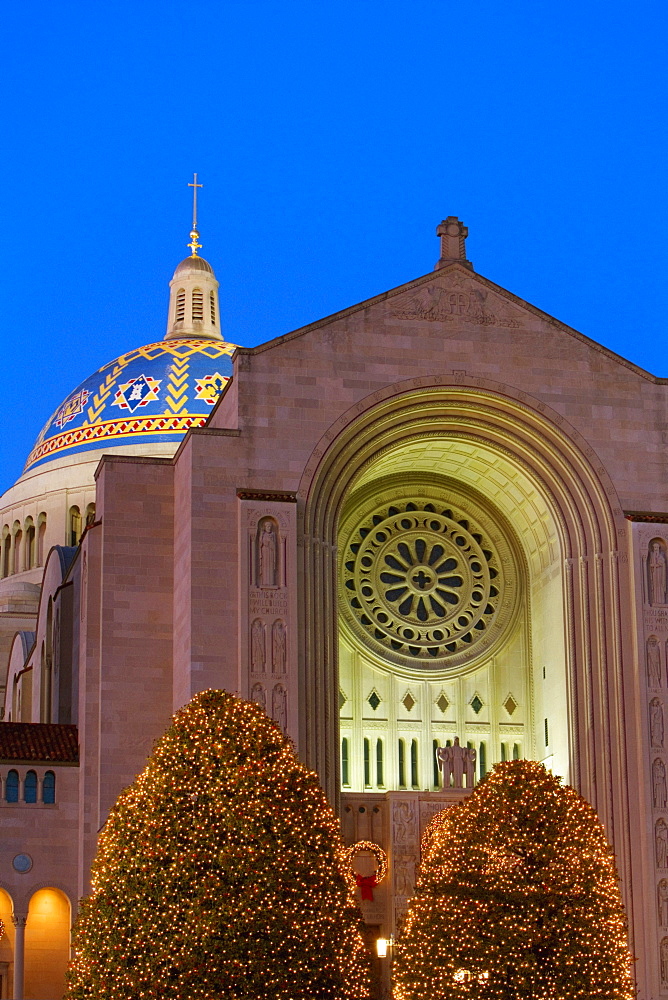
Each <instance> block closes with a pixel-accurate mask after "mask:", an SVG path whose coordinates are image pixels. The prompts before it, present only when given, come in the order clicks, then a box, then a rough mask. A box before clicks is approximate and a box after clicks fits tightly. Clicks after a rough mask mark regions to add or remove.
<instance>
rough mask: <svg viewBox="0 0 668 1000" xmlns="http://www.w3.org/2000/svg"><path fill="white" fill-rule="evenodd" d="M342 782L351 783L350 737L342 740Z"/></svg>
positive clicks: (344, 783) (343, 783)
mask: <svg viewBox="0 0 668 1000" xmlns="http://www.w3.org/2000/svg"><path fill="white" fill-rule="evenodd" d="M341 784H342V785H349V784H350V762H349V759H348V737H347V736H344V737H343V739H342V740H341Z"/></svg>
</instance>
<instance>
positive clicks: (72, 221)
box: [0, 0, 668, 489]
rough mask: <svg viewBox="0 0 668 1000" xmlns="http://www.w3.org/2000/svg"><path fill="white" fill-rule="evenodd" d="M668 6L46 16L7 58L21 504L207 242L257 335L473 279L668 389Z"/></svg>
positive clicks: (5, 131) (244, 322)
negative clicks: (185, 263) (89, 397)
mask: <svg viewBox="0 0 668 1000" xmlns="http://www.w3.org/2000/svg"><path fill="white" fill-rule="evenodd" d="M667 21H668V14H667V12H666V5H665V3H658V2H656V3H646V2H643V0H639V2H636V3H635V4H634V5H633V6H631V5H630V4H628V3H619V2H615V0H611V2H608V3H603V2H591V0H580V2H577V3H575V2H574V3H571V2H565V3H561V4H555V3H542V2H535V0H533V2H529V0H525V2H513V0H505V2H486V0H481V2H478V3H476V4H461V3H458V4H457V3H452V2H449V3H448V2H445V0H405V2H396V0H382V2H380V0H354V2H349V0H337V2H336V3H332V2H328V0H322V2H320V3H314V2H313V0H309V2H302V0H284V2H269V0H257V2H250V0H249V2H242V0H235V2H232V0H217V2H210V0H199V2H198V3H197V4H193V5H190V6H188V5H185V4H183V3H175V2H172V0H160V2H157V0H144V2H142V0H135V2H132V3H130V2H114V0H110V2H107V3H104V4H91V3H88V2H87V3H78V2H77V3H72V2H67V0H59V2H58V3H54V2H53V0H48V2H47V0H37V2H32V3H30V2H26V3H24V4H13V5H7V8H6V9H5V10H4V11H3V30H2V38H1V40H0V46H1V47H2V53H1V56H2V57H1V59H0V76H1V77H2V79H1V81H0V83H1V87H0V93H1V94H2V98H1V100H2V123H3V124H2V135H3V143H2V146H3V155H2V157H1V158H0V173H1V174H2V182H1V183H0V215H1V217H2V233H3V234H4V244H5V265H4V266H3V267H2V268H0V282H2V289H1V294H2V301H3V305H4V308H3V310H2V315H1V317H0V338H1V339H2V349H3V354H4V364H3V366H2V375H1V378H2V393H1V394H0V413H1V415H2V427H3V461H2V465H1V467H0V489H5V488H7V487H8V486H9V485H10V484H11V482H12V481H13V480H14V479H15V478H16V477H17V476H18V475H19V474H20V472H21V469H22V466H23V462H24V459H25V456H26V455H27V453H28V451H29V450H30V447H31V445H32V442H33V440H34V438H35V437H36V435H37V433H38V432H39V430H40V428H41V426H42V424H43V423H44V422H45V420H46V419H47V417H48V416H49V415H50V413H51V412H52V411H53V410H54V409H55V408H56V406H57V405H58V404H59V403H60V402H61V401H62V399H63V398H64V397H65V396H66V395H67V394H68V392H69V391H70V390H71V389H72V388H74V386H75V385H77V384H78V383H79V382H80V381H82V380H83V379H84V378H85V377H86V376H88V375H89V374H91V373H92V372H93V371H94V370H96V369H97V368H98V367H100V365H102V364H104V363H106V362H107V361H109V360H111V359H112V358H114V357H116V356H117V355H118V354H120V353H121V352H123V351H126V350H128V349H130V348H132V347H136V346H138V345H139V344H141V343H147V342H150V341H152V340H156V339H160V337H161V336H162V334H163V332H164V327H165V316H166V306H167V297H168V282H169V279H170V277H171V274H172V271H173V269H174V267H175V265H176V264H177V263H178V261H179V260H180V259H181V258H182V257H183V256H185V255H186V253H187V252H188V251H187V249H186V243H187V241H188V230H189V228H190V215H189V213H190V200H189V194H190V192H189V189H188V188H187V186H186V185H187V183H188V181H189V180H191V179H192V173H193V171H194V170H197V171H198V173H199V175H200V180H201V181H202V182H203V183H204V185H205V186H204V189H203V192H202V194H201V198H200V228H201V233H202V242H203V244H204V248H203V251H202V253H203V255H204V256H205V257H207V259H209V260H210V261H211V263H212V264H213V265H214V267H215V270H216V275H217V277H218V279H219V281H220V282H221V309H222V315H223V324H224V334H225V336H226V338H227V339H228V340H230V341H232V342H234V343H239V344H245V345H253V344H257V343H260V342H262V341H263V340H267V339H269V338H271V337H274V336H277V335H279V334H282V333H286V332H288V331H289V330H292V329H295V328H296V327H299V326H301V325H303V324H305V323H308V322H312V321H313V320H315V319H318V318H319V317H321V316H325V315H327V314H329V313H332V312H335V311H336V310H337V309H341V308H344V307H346V306H348V305H352V304H353V303H355V302H358V301H361V300H363V299H365V298H368V297H370V296H372V295H375V294H378V293H379V292H382V291H384V290H386V289H388V288H391V287H394V286H395V285H398V284H401V283H403V282H405V281H408V280H410V279H411V278H414V277H418V276H419V275H421V274H425V273H427V272H428V271H430V270H431V269H432V267H433V264H434V262H435V260H436V258H437V256H438V241H437V240H436V238H435V235H434V230H435V226H436V224H437V223H438V222H439V221H440V220H441V219H442V218H444V217H445V216H446V215H449V214H452V215H458V216H459V217H460V218H462V219H463V220H464V221H465V223H466V224H467V225H468V227H469V231H470V236H469V240H468V249H469V256H470V257H471V259H472V260H473V262H474V265H475V267H476V270H477V271H479V272H480V273H482V274H484V275H485V276H486V277H488V278H490V279H492V280H493V281H496V282H498V283H499V284H501V285H503V286H505V287H507V288H508V289H510V290H511V291H513V292H515V293H516V294H518V295H520V296H522V297H523V298H526V299H528V300H529V301H531V302H533V303H534V304H535V305H537V306H539V307H540V308H542V309H545V310H546V311H547V312H549V313H551V314H553V315H555V316H557V317H558V318H559V319H561V320H563V321H564V322H567V323H569V324H571V325H572V326H574V327H575V328H576V329H579V330H580V331H582V332H583V333H585V334H587V335H588V336H590V337H592V338H594V339H595V340H598V341H600V342H601V343H603V344H605V345H607V346H608V347H610V348H612V349H613V350H615V351H617V352H619V353H621V354H623V355H625V356H626V357H628V358H630V359H631V360H633V361H635V362H636V363H637V364H640V365H642V366H643V367H646V368H648V369H649V370H651V371H653V372H655V373H656V374H659V375H664V376H668V350H667V348H666V346H665V334H664V327H665V317H666V316H667V315H668V290H667V288H668V285H667V282H666V276H665V272H666V257H667V254H666V233H667V230H668V225H667V223H668V219H667V214H668V213H667V198H666V180H665V159H666V146H667V140H666V74H665V64H666V27H667Z"/></svg>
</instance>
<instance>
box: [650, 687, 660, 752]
mask: <svg viewBox="0 0 668 1000" xmlns="http://www.w3.org/2000/svg"><path fill="white" fill-rule="evenodd" d="M649 736H650V742H651V744H652V747H654V748H655V749H657V750H661V749H662V748H663V708H662V707H661V702H660V701H659V699H658V698H652V700H651V701H650V703H649Z"/></svg>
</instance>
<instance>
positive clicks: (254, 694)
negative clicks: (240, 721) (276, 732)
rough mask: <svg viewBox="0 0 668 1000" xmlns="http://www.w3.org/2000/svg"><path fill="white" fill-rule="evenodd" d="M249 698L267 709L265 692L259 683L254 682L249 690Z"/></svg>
mask: <svg viewBox="0 0 668 1000" xmlns="http://www.w3.org/2000/svg"><path fill="white" fill-rule="evenodd" d="M250 700H251V701H254V702H255V704H256V705H259V706H260V708H262V709H264V711H265V712H266V711H267V692H266V691H265V689H264V688H263V687H262V685H261V684H254V685H253V689H252V691H251V696H250Z"/></svg>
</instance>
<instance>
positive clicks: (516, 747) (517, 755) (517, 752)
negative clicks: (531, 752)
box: [513, 743, 520, 760]
mask: <svg viewBox="0 0 668 1000" xmlns="http://www.w3.org/2000/svg"><path fill="white" fill-rule="evenodd" d="M519 759H520V745H519V743H514V744H513V760H519Z"/></svg>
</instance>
